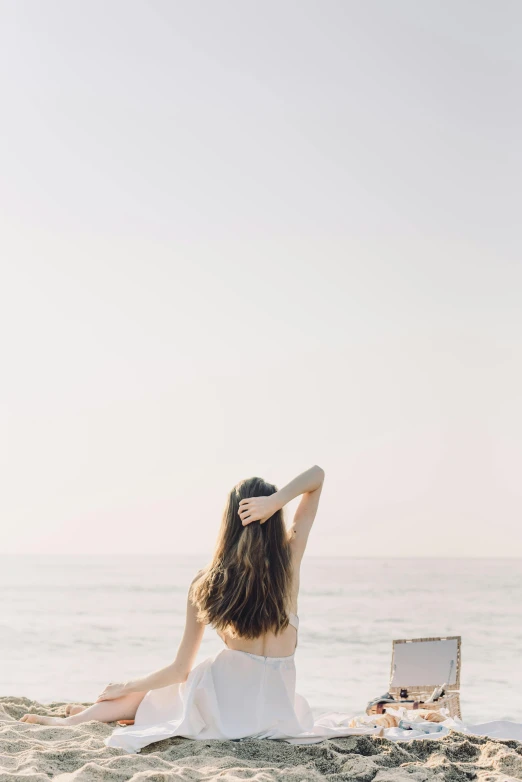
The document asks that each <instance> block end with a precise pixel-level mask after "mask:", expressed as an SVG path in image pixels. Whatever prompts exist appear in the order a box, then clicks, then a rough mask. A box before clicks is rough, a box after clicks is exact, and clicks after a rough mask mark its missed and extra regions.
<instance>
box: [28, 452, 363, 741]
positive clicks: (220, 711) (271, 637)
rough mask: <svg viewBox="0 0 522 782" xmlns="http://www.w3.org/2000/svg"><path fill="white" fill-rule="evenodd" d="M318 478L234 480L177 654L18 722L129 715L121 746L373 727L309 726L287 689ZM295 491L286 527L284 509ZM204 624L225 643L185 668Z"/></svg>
mask: <svg viewBox="0 0 522 782" xmlns="http://www.w3.org/2000/svg"><path fill="white" fill-rule="evenodd" d="M323 480H324V471H323V470H322V469H321V467H318V466H317V465H315V466H314V467H311V468H310V469H309V470H306V471H305V472H303V473H302V474H301V475H298V476H297V478H294V479H293V480H292V481H290V483H288V484H287V485H286V486H284V487H283V488H282V489H279V490H277V488H276V487H275V486H273V485H272V484H269V483H266V482H265V481H264V480H262V479H261V478H249V479H248V480H244V481H241V482H240V483H238V484H237V486H235V487H234V488H233V489H232V491H231V492H230V494H229V497H228V501H227V504H226V507H225V511H224V514H223V519H222V523H221V529H220V532H219V537H218V542H217V546H216V550H215V553H214V556H213V559H212V561H211V563H210V565H208V566H207V567H206V568H205V569H204V570H202V571H200V572H199V573H198V574H197V575H196V577H195V578H194V580H193V581H192V584H191V585H190V588H189V592H188V598H187V617H186V625H185V631H184V634H183V638H182V641H181V644H180V646H179V649H178V652H177V655H176V659H175V660H174V661H173V662H172V663H170V664H169V665H167V666H166V667H165V668H162V669H161V670H159V671H155V672H154V673H151V674H149V675H148V676H145V677H143V678H141V679H136V680H134V681H129V682H126V683H124V684H112V683H111V684H109V685H107V687H106V688H105V689H104V690H103V692H102V693H101V694H100V696H99V697H98V700H97V701H96V703H94V704H93V705H92V706H89V707H88V708H86V709H82V708H81V707H72V708H70V709H69V711H68V714H69V716H67V717H66V718H58V717H43V716H40V715H35V714H26V715H25V716H24V717H22V722H39V723H43V724H47V725H49V724H51V725H78V724H79V723H81V722H86V721H88V720H99V721H100V722H113V721H124V720H125V721H132V720H134V725H132V726H130V725H129V726H128V727H121V728H116V729H115V730H114V732H113V733H112V735H111V736H109V737H108V738H107V739H106V740H105V743H106V744H107V745H108V746H113V747H122V748H123V749H125V750H126V751H128V752H139V751H140V749H141V748H142V747H144V746H146V745H147V744H150V743H152V742H154V741H159V740H161V739H164V738H168V737H170V736H184V737H187V738H193V739H240V738H246V737H257V738H274V739H277V738H279V739H287V740H290V739H294V740H296V741H299V740H301V741H310V740H315V741H317V740H322V739H323V738H325V737H326V736H328V735H337V736H339V735H347V734H350V733H362V732H365V733H367V732H368V733H370V732H374V730H373V729H370V728H369V729H355V730H354V729H349V728H347V727H346V722H344V720H342V722H344V724H343V725H341V724H340V722H339V720H337V721H336V722H335V721H332V719H326V720H323V722H322V723H315V724H314V719H313V716H312V712H311V710H310V708H309V706H308V703H307V702H306V700H305V699H304V698H302V697H301V696H300V695H298V694H296V693H295V662H294V652H295V649H296V646H297V630H298V617H297V598H298V592H299V571H300V566H301V560H302V558H303V554H304V552H305V548H306V544H307V541H308V535H309V533H310V530H311V528H312V524H313V523H314V519H315V516H316V513H317V508H318V505H319V499H320V496H321V490H322V487H323ZM300 495H301V501H300V503H299V506H298V508H297V510H296V513H295V517H294V520H293V523H292V525H291V527H290V529H289V530H288V531H287V530H286V528H285V524H284V521H283V512H282V511H283V507H284V506H285V505H286V504H287V503H288V502H290V501H291V500H293V499H294V498H295V497H298V496H300ZM208 624H209V625H211V626H212V627H214V629H215V630H216V631H217V632H218V634H219V635H220V637H221V638H222V640H223V642H224V644H225V648H224V649H223V650H222V651H221V652H219V653H218V654H217V655H216V656H215V657H213V658H209V659H207V660H204V661H203V662H202V663H200V664H199V665H198V666H196V667H195V668H193V667H192V666H193V664H194V661H195V658H196V655H197V652H198V649H199V647H200V644H201V640H202V638H203V633H204V631H205V626H206V625H208ZM338 716H341V715H338ZM342 716H343V717H346V715H342ZM334 722H335V725H334V724H333V723H334Z"/></svg>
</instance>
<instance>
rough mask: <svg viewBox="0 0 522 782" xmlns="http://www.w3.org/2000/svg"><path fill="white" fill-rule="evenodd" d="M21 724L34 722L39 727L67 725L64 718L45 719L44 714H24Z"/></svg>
mask: <svg viewBox="0 0 522 782" xmlns="http://www.w3.org/2000/svg"><path fill="white" fill-rule="evenodd" d="M20 722H32V723H36V724H38V725H63V726H64V727H65V726H66V725H67V722H66V718H64V717H45V716H44V715H43V714H24V716H23V717H21V718H20Z"/></svg>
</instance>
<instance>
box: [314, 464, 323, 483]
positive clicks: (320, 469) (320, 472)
mask: <svg viewBox="0 0 522 782" xmlns="http://www.w3.org/2000/svg"><path fill="white" fill-rule="evenodd" d="M314 467H315V470H316V471H317V474H318V476H319V479H320V481H321V483H322V482H323V481H324V470H323V468H322V467H319V465H318V464H314Z"/></svg>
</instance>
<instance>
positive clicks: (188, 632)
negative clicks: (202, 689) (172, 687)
mask: <svg viewBox="0 0 522 782" xmlns="http://www.w3.org/2000/svg"><path fill="white" fill-rule="evenodd" d="M189 594H190V592H189ZM204 632H205V625H204V624H202V623H201V622H198V619H197V609H196V607H195V606H194V605H192V603H191V601H190V597H188V598H187V619H186V623H185V631H184V633H183V638H182V639H181V643H180V645H179V648H178V652H177V654H176V659H175V660H174V662H172V663H170V665H167V666H165V668H161V669H160V670H159V671H154V672H153V673H149V674H148V675H147V676H144V677H143V678H141V679H132V680H131V681H128V682H125V684H112V683H111V684H108V685H107V687H106V688H105V689H104V691H103V692H102V693H101V694H100V695H99V696H98V698H97V701H96V702H97V703H98V702H99V701H110V700H114V699H115V698H120V697H121V696H122V695H128V694H129V693H130V692H147V691H148V690H158V689H160V688H161V687H168V685H169V684H178V683H181V682H184V681H186V679H187V677H188V675H189V673H190V671H191V670H192V666H193V665H194V660H195V659H196V655H197V653H198V651H199V647H200V646H201V641H202V639H203V633H204Z"/></svg>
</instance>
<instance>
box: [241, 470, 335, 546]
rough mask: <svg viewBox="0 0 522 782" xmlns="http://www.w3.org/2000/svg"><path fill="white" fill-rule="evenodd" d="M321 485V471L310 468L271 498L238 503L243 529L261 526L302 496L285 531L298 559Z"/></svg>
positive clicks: (251, 498)
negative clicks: (254, 524) (252, 523)
mask: <svg viewBox="0 0 522 782" xmlns="http://www.w3.org/2000/svg"><path fill="white" fill-rule="evenodd" d="M323 481H324V470H323V469H322V467H319V466H318V465H317V464H314V466H313V467H310V469H309V470H305V471H304V472H302V473H301V474H300V475H298V476H297V477H296V478H294V479H293V480H291V481H290V483H287V484H286V486H283V488H282V489H279V491H276V493H275V494H270V495H269V496H268V497H249V498H248V499H244V500H241V502H240V503H239V516H240V518H241V521H242V522H243V525H244V526H246V525H247V524H250V523H251V522H253V521H259V522H261V524H263V523H264V522H265V521H267V520H268V519H269V518H270V517H271V516H273V515H274V513H276V512H277V511H278V510H280V509H281V508H282V507H283V506H284V505H286V504H287V503H288V502H290V501H291V500H293V499H295V498H296V497H299V495H301V494H302V495H303V496H302V499H301V502H300V503H299V505H298V507H297V510H296V512H295V516H294V520H293V523H292V526H291V527H290V530H289V537H290V543H291V546H292V549H293V551H294V555H296V556H297V557H298V559H300V558H301V557H302V556H303V554H304V552H305V548H306V543H307V541H308V535H309V534H310V530H311V529H312V524H313V523H314V519H315V516H316V514H317V508H318V506H319V498H320V496H321V490H322V488H323Z"/></svg>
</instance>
